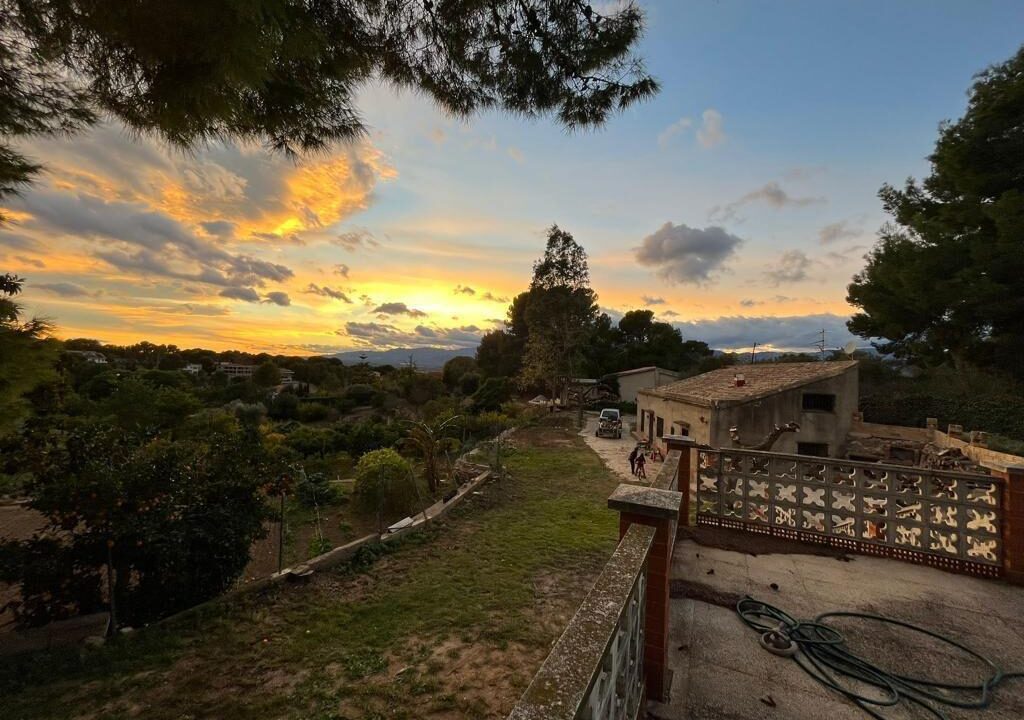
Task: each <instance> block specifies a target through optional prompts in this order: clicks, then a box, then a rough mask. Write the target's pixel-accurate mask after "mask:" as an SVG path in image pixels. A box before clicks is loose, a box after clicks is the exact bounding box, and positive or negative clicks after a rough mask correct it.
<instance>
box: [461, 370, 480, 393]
mask: <svg viewBox="0 0 1024 720" xmlns="http://www.w3.org/2000/svg"><path fill="white" fill-rule="evenodd" d="M479 388H480V374H479V373H475V372H468V373H466V374H465V375H463V376H462V379H460V380H459V390H460V391H461V392H462V394H463V395H472V394H473V393H475V392H476V391H477V390H478V389H479Z"/></svg>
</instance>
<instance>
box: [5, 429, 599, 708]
mask: <svg viewBox="0 0 1024 720" xmlns="http://www.w3.org/2000/svg"><path fill="white" fill-rule="evenodd" d="M514 443H515V444H516V445H518V448H517V449H516V450H513V451H510V452H509V453H508V454H507V456H506V461H507V465H508V468H509V471H510V477H508V478H506V479H504V480H500V481H497V482H494V483H491V484H488V485H485V486H484V487H483V489H482V494H481V495H478V496H474V497H473V498H472V499H470V500H468V501H467V502H466V503H465V504H464V505H463V506H461V507H460V508H459V509H457V510H456V511H455V512H454V513H453V514H452V515H451V516H450V517H449V520H448V521H447V522H446V523H444V524H442V525H438V526H437V527H436V528H435V529H433V530H431V531H429V532H426V533H422V534H420V535H417V536H413V537H411V538H409V539H407V540H405V541H403V542H401V543H400V544H398V545H397V546H396V547H394V548H389V549H388V550H387V551H386V552H381V553H380V555H379V556H378V557H376V558H362V559H361V560H362V562H360V563H357V564H356V565H357V567H346V568H339V569H338V570H337V571H335V572H329V573H324V574H321V575H318V576H316V577H315V578H314V579H313V580H312V581H311V582H310V583H309V584H307V585H303V586H287V587H280V588H275V589H273V590H271V591H269V592H267V593H265V594H263V595H250V596H247V597H245V598H241V599H235V600H232V601H231V602H222V603H216V604H213V605H212V606H207V607H205V608H203V609H202V610H201V611H196V612H193V613H191V614H189V615H188V616H185V617H182V618H178V619H176V620H175V621H174V622H172V623H167V624H165V625H164V626H162V627H160V628H150V629H147V630H144V631H141V632H137V633H134V634H133V635H131V636H128V637H126V638H124V639H121V640H120V641H119V642H117V643H115V644H113V645H110V646H107V647H104V648H102V649H99V650H92V651H83V650H81V649H79V648H75V649H74V650H73V651H72V652H65V653H54V654H51V655H36V656H34V657H29V658H24V659H22V661H21V662H20V663H18V665H17V666H15V665H12V664H11V663H8V665H7V666H6V667H5V666H4V665H0V695H2V696H3V697H4V702H3V716H4V717H5V718H10V719H11V720H15V719H19V718H69V717H81V718H86V717H88V718H129V717H144V718H147V719H149V718H152V719H153V720H163V719H167V720H171V719H173V720H187V719H189V718H217V719H218V720H230V719H234V718H239V719H240V718H247V719H248V718H324V719H326V718H334V719H335V720H340V719H341V718H352V719H354V718H419V717H436V718H462V717H464V718H480V717H494V718H498V717H503V716H504V715H505V714H506V713H507V712H508V710H509V709H510V707H511V705H512V703H514V702H515V699H516V698H517V697H518V696H519V694H520V693H521V692H522V690H523V688H525V686H526V683H528V682H529V679H530V677H531V676H532V675H533V673H534V671H535V670H536V669H537V667H539V665H540V662H541V661H542V660H543V658H544V656H545V655H546V653H547V650H548V648H549V647H550V644H551V642H552V640H553V639H554V638H555V637H557V635H558V634H559V633H560V632H561V630H562V628H563V627H564V625H565V623H566V622H567V620H568V618H569V617H571V615H572V613H573V611H574V610H575V608H576V607H577V606H578V605H579V603H580V601H581V600H582V598H583V596H584V595H585V594H586V591H587V590H588V589H589V588H590V585H591V584H592V582H593V579H594V578H595V577H596V575H597V573H598V572H599V570H600V567H601V565H602V564H603V563H604V561H605V560H606V559H607V557H608V556H609V555H610V554H611V552H612V550H613V549H614V546H615V543H616V540H617V516H616V515H615V514H614V513H612V512H611V511H609V510H607V509H606V505H605V501H606V499H607V497H608V495H609V494H610V492H611V491H612V489H613V488H614V487H615V485H616V480H615V479H614V477H613V475H612V473H610V472H609V471H608V470H607V469H606V468H605V467H604V466H603V464H602V463H601V461H600V459H599V458H598V457H597V456H596V455H595V454H594V453H593V452H591V451H590V450H589V449H588V448H587V447H586V445H585V444H584V443H583V442H582V440H581V439H580V438H579V437H576V436H575V434H574V433H573V432H571V431H568V430H564V429H559V428H552V427H537V428H531V429H528V430H523V431H521V432H520V433H519V434H517V436H516V439H515V440H514Z"/></svg>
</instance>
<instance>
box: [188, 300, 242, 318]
mask: <svg viewBox="0 0 1024 720" xmlns="http://www.w3.org/2000/svg"><path fill="white" fill-rule="evenodd" d="M180 308H184V309H185V312H187V313H188V314H189V315H208V316H211V317H214V316H218V315H230V314H231V311H230V310H228V309H227V308H226V307H223V306H221V305H194V304H192V303H185V304H184V305H181V306H176V307H175V311H176V312H177V311H180Z"/></svg>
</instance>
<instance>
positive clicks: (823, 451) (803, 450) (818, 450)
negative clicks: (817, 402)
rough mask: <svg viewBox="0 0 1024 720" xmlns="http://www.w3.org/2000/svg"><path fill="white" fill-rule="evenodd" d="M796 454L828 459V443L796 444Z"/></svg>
mask: <svg viewBox="0 0 1024 720" xmlns="http://www.w3.org/2000/svg"><path fill="white" fill-rule="evenodd" d="M804 397H806V395H805V396H804ZM796 454H797V455H813V456H814V457H828V443H812V442H798V443H797V444H796Z"/></svg>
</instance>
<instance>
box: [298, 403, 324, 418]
mask: <svg viewBox="0 0 1024 720" xmlns="http://www.w3.org/2000/svg"><path fill="white" fill-rule="evenodd" d="M330 417H331V409H330V408H329V407H327V406H326V405H321V404H320V403H311V402H307V403H302V404H301V405H299V421H300V422H321V421H323V420H329V419H330Z"/></svg>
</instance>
